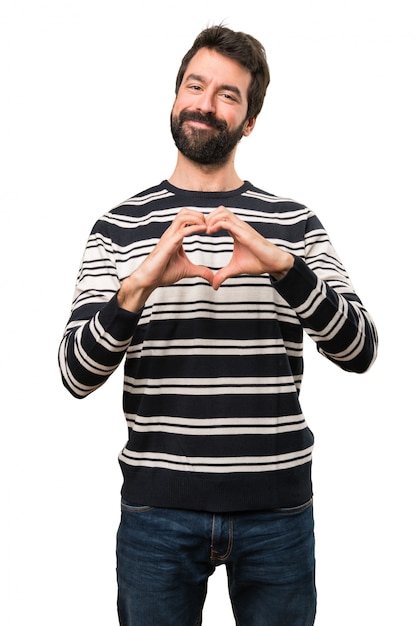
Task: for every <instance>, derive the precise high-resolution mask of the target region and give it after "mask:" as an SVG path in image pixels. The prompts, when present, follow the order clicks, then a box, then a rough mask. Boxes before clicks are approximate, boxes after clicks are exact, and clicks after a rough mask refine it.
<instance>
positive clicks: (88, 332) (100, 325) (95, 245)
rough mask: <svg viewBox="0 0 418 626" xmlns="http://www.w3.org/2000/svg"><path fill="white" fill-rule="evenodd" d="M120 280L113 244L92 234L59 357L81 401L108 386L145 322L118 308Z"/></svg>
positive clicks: (70, 388) (69, 386)
mask: <svg viewBox="0 0 418 626" xmlns="http://www.w3.org/2000/svg"><path fill="white" fill-rule="evenodd" d="M119 288H120V278H119V276H118V273H117V268H116V262H115V255H114V253H113V249H112V242H111V240H110V239H109V238H108V237H106V236H104V235H103V228H102V232H100V230H99V229H98V228H96V227H95V229H93V231H92V233H91V235H90V237H89V240H88V242H87V245H86V249H85V252H84V256H83V260H82V263H81V267H80V271H79V275H78V278H77V283H76V289H75V294H74V299H73V305H72V310H71V316H70V319H69V321H68V323H67V325H66V328H65V331H64V335H63V338H62V340H61V343H60V347H59V353H58V363H59V368H60V371H61V376H62V381H63V383H64V386H65V387H66V388H67V389H68V391H69V392H70V393H71V394H72V395H73V396H75V397H76V398H84V397H86V396H87V395H89V394H90V393H91V392H92V391H94V390H95V389H97V388H98V387H100V386H101V385H103V383H104V382H105V381H106V380H107V379H108V378H109V376H110V375H111V374H112V373H113V372H114V371H115V370H116V368H117V367H118V365H119V364H120V362H121V361H122V359H123V357H124V356H125V353H126V350H127V349H128V347H129V345H130V342H131V339H132V336H133V334H134V332H135V329H136V327H137V324H138V320H139V318H140V313H139V314H135V313H131V312H129V311H126V310H124V309H121V308H120V307H119V306H118V302H117V292H118V291H119Z"/></svg>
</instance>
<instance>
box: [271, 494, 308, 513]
mask: <svg viewBox="0 0 418 626" xmlns="http://www.w3.org/2000/svg"><path fill="white" fill-rule="evenodd" d="M312 503H313V500H312V498H311V499H310V500H308V501H307V502H304V503H303V504H299V506H291V507H287V508H277V509H272V511H273V513H279V514H280V515H296V514H297V513H302V512H303V511H306V509H309V508H310V507H311V506H312Z"/></svg>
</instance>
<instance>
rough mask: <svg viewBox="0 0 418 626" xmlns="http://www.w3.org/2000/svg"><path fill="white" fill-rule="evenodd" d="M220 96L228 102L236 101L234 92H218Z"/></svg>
mask: <svg viewBox="0 0 418 626" xmlns="http://www.w3.org/2000/svg"><path fill="white" fill-rule="evenodd" d="M219 95H220V96H221V98H223V99H224V100H228V101H230V102H237V98H236V96H235V95H234V94H232V93H229V92H222V93H220V94H219Z"/></svg>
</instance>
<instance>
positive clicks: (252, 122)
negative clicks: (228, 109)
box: [242, 117, 257, 137]
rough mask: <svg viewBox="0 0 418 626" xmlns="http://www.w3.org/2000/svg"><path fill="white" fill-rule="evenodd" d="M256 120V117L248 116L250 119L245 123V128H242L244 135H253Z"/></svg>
mask: <svg viewBox="0 0 418 626" xmlns="http://www.w3.org/2000/svg"><path fill="white" fill-rule="evenodd" d="M256 120H257V118H256V117H250V118H248V120H247V121H246V122H245V124H244V128H243V129H242V136H243V137H248V135H251V133H252V132H253V130H254V126H255V122H256Z"/></svg>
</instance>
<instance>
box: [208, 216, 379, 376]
mask: <svg viewBox="0 0 418 626" xmlns="http://www.w3.org/2000/svg"><path fill="white" fill-rule="evenodd" d="M207 223H208V233H210V232H216V231H218V230H221V229H226V230H228V231H229V233H230V235H231V237H232V238H233V240H234V251H233V255H232V258H231V260H230V262H229V264H228V265H227V266H226V267H224V268H223V269H221V270H219V272H217V273H216V274H215V276H214V279H213V287H214V288H215V289H217V288H219V286H220V285H221V284H222V282H223V281H224V280H226V279H227V278H228V277H230V276H236V275H238V274H244V273H245V274H252V275H257V274H262V273H268V274H270V276H271V281H272V285H273V287H274V288H275V289H276V290H277V291H278V292H279V293H280V295H281V296H282V297H283V298H284V299H285V300H286V302H287V303H288V304H289V306H291V307H292V308H293V309H294V311H295V312H296V314H297V316H298V319H299V321H300V323H301V324H302V326H303V327H304V329H305V330H306V332H307V333H308V334H309V335H310V337H311V338H312V339H313V340H314V341H315V342H316V344H317V347H318V350H319V352H320V353H321V354H323V355H324V356H326V357H327V358H328V359H330V360H331V361H333V362H334V363H336V364H337V365H339V366H340V367H341V368H342V369H345V370H347V371H354V372H364V371H366V370H367V369H368V368H369V367H370V366H371V365H372V363H373V362H374V360H375V358H376V354H377V333H376V329H375V326H374V323H373V321H372V319H371V317H370V315H369V314H368V312H367V311H366V310H365V308H364V307H363V305H362V303H361V301H360V299H359V298H358V296H357V295H356V294H355V292H354V290H353V288H352V286H351V283H350V281H349V279H348V277H347V275H346V273H345V271H344V268H343V267H342V265H341V263H340V262H339V260H338V257H337V255H336V253H335V251H334V250H333V248H332V246H331V244H330V242H329V239H328V237H327V236H326V233H325V231H323V229H322V226H321V225H320V224H319V222H316V223H315V225H314V226H315V229H318V230H320V231H321V232H322V234H323V236H322V237H319V240H318V241H316V240H315V238H314V237H307V240H309V241H311V240H312V243H306V244H305V259H306V260H305V261H304V260H303V259H301V258H299V257H294V256H293V255H291V254H289V253H288V252H286V251H284V250H282V249H280V248H279V247H278V246H276V245H275V244H274V243H272V242H271V241H268V240H266V239H265V238H264V237H262V236H261V235H260V234H259V233H258V232H256V231H255V230H254V229H253V228H252V227H251V226H250V225H249V224H247V223H245V222H243V221H242V220H240V219H239V218H238V217H237V216H236V215H234V214H233V213H231V212H230V211H228V210H227V209H225V208H224V207H220V208H219V209H217V210H216V211H214V212H213V213H212V214H211V215H210V216H209V217H208V218H207ZM327 259H328V261H327ZM330 259H332V260H333V262H332V263H329V260H330Z"/></svg>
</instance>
